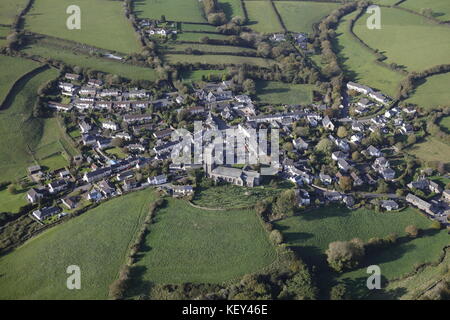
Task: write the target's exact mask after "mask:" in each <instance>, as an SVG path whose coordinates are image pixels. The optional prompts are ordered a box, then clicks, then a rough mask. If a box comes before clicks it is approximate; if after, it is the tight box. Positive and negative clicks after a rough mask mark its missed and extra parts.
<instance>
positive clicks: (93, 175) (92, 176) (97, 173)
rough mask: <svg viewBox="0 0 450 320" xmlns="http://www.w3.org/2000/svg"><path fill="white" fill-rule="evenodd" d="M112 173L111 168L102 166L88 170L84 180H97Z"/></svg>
mask: <svg viewBox="0 0 450 320" xmlns="http://www.w3.org/2000/svg"><path fill="white" fill-rule="evenodd" d="M111 174H112V171H111V168H109V167H106V168H100V169H97V170H94V171H91V172H86V173H85V174H84V176H83V180H84V181H86V182H95V181H98V180H101V179H103V178H105V177H108V176H110V175H111Z"/></svg>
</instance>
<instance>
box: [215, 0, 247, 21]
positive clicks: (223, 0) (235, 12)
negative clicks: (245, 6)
mask: <svg viewBox="0 0 450 320" xmlns="http://www.w3.org/2000/svg"><path fill="white" fill-rule="evenodd" d="M219 5H220V7H221V8H222V10H223V12H225V15H226V16H227V18H228V20H231V18H233V17H241V18H243V17H244V11H243V10H242V7H241V1H240V0H219Z"/></svg>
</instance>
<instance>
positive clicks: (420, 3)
mask: <svg viewBox="0 0 450 320" xmlns="http://www.w3.org/2000/svg"><path fill="white" fill-rule="evenodd" d="M400 7H403V8H406V9H410V10H413V11H416V12H419V13H422V9H426V8H429V9H432V10H433V14H432V16H433V18H436V19H439V20H442V21H449V20H450V5H449V2H448V0H406V1H405V2H403V3H401V4H400Z"/></svg>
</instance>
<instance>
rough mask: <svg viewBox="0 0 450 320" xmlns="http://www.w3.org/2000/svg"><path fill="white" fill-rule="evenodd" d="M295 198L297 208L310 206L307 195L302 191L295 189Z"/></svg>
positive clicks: (309, 199)
mask: <svg viewBox="0 0 450 320" xmlns="http://www.w3.org/2000/svg"><path fill="white" fill-rule="evenodd" d="M295 198H296V199H297V202H298V205H299V206H309V205H310V204H311V198H310V196H309V193H308V191H306V190H304V189H295Z"/></svg>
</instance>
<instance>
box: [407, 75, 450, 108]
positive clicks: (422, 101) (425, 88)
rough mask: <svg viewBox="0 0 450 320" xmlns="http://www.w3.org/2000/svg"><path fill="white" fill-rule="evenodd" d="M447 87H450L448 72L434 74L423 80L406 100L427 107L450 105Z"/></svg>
mask: <svg viewBox="0 0 450 320" xmlns="http://www.w3.org/2000/svg"><path fill="white" fill-rule="evenodd" d="M448 88H450V73H444V74H438V75H434V76H431V77H428V78H426V79H425V80H423V82H422V83H421V84H420V85H419V86H418V87H417V88H416V89H415V91H414V92H413V93H412V94H411V97H409V98H408V99H407V100H406V102H408V103H414V104H417V105H419V106H421V107H423V108H429V109H432V108H434V107H439V106H450V91H449V89H448Z"/></svg>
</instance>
